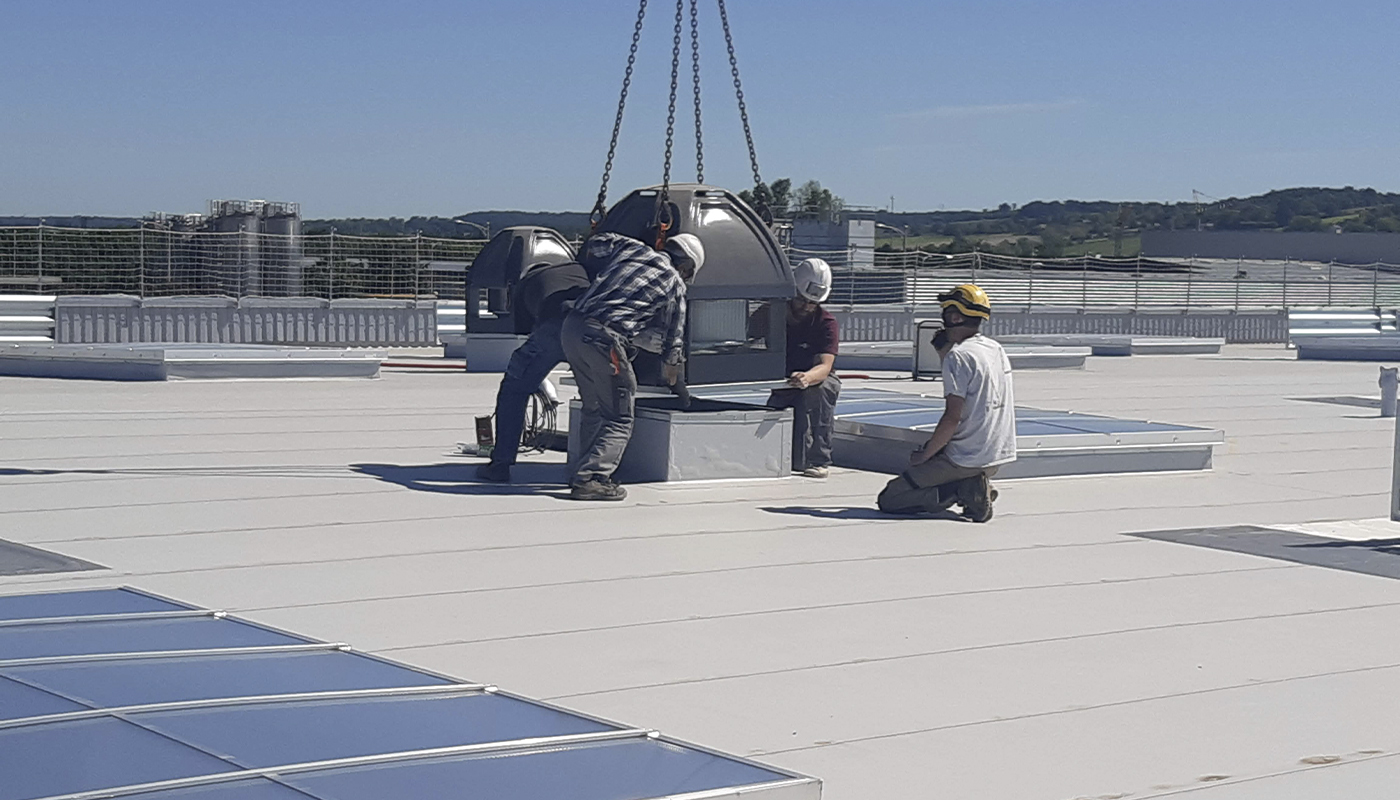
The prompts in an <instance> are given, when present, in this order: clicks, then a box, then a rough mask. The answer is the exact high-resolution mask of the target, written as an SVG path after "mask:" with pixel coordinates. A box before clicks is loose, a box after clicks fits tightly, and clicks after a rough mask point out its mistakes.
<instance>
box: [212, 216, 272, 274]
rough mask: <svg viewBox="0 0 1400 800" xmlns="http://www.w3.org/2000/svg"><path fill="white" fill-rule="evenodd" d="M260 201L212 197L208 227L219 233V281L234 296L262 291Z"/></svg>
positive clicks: (216, 267) (216, 266) (217, 261)
mask: <svg viewBox="0 0 1400 800" xmlns="http://www.w3.org/2000/svg"><path fill="white" fill-rule="evenodd" d="M259 223H260V220H259V214H258V204H257V203H256V201H248V200H210V201H209V228H210V230H212V231H214V232H216V233H223V234H228V235H227V236H221V237H219V240H220V241H219V245H218V255H217V258H216V260H215V262H214V264H215V267H214V268H215V271H216V272H217V273H218V279H217V283H218V284H219V285H220V286H221V287H222V291H223V293H224V294H228V295H231V296H233V297H243V296H246V295H256V294H262V291H263V286H262V253H261V248H260V247H259V246H258V239H259V238H260V237H259V235H258V234H259V231H261V229H262V226H261V225H260V224H259Z"/></svg>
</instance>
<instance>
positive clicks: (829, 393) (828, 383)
mask: <svg viewBox="0 0 1400 800" xmlns="http://www.w3.org/2000/svg"><path fill="white" fill-rule="evenodd" d="M793 278H794V280H795V281H796V283H797V296H796V297H794V298H792V299H791V300H789V301H788V304H787V373H788V378H787V383H788V386H787V388H784V389H774V390H773V392H772V393H771V394H769V396H768V407H769V408H791V409H792V410H793V417H792V471H793V472H798V473H801V474H803V475H805V476H807V477H809V478H825V477H826V476H827V475H828V474H829V473H830V472H831V429H832V426H833V425H834V421H835V414H836V398H837V396H838V395H839V394H840V393H841V380H840V379H839V378H837V377H836V373H835V372H834V371H833V369H834V367H835V365H836V355H837V350H838V348H839V344H840V334H839V331H840V328H839V326H837V324H836V318H835V317H833V316H831V314H830V312H828V311H827V310H826V309H824V308H822V306H821V304H822V303H823V302H825V301H826V298H827V296H828V295H830V294H831V267H830V266H828V265H827V263H826V262H825V261H823V260H821V259H820V258H809V259H807V260H806V261H803V262H802V263H800V264H798V265H797V268H796V269H794V270H793ZM759 320H761V321H762V322H764V323H766V321H767V320H768V314H767V311H766V309H764V310H760V312H759V313H758V314H757V315H755V321H759ZM760 324H761V323H760Z"/></svg>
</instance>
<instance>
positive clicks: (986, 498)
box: [958, 473, 994, 522]
mask: <svg viewBox="0 0 1400 800" xmlns="http://www.w3.org/2000/svg"><path fill="white" fill-rule="evenodd" d="M993 499H994V498H993V495H992V486H991V482H990V481H988V480H987V474H986V473H982V474H980V475H976V476H973V477H971V478H964V479H963V480H961V481H959V482H958V500H959V501H960V502H961V503H962V514H963V516H964V517H967V518H968V519H970V520H972V521H973V522H986V521H987V520H989V519H991V518H992V500H993Z"/></svg>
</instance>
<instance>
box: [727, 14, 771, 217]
mask: <svg viewBox="0 0 1400 800" xmlns="http://www.w3.org/2000/svg"><path fill="white" fill-rule="evenodd" d="M718 2H719V20H720V23H721V24H722V25H723V26H724V46H725V47H727V48H729V73H730V74H731V75H733V76H734V94H735V96H736V97H738V98H739V119H740V120H742V121H743V123H744V141H745V142H747V143H748V146H749V166H750V167H751V168H752V169H753V185H754V189H757V188H758V185H759V184H760V183H763V178H761V177H760V176H759V173H758V151H756V150H755V149H754V146H753V131H752V130H750V129H749V109H748V106H746V105H745V104H744V85H743V84H742V83H740V82H739V60H738V58H737V57H736V56H735V55H734V36H733V35H732V34H730V32H729V12H728V11H727V10H726V9H725V7H724V0H718ZM758 211H759V213H760V214H763V215H764V217H765V218H766V219H767V220H768V221H769V222H771V221H772V219H771V217H772V213H771V212H769V210H768V208H767V205H766V204H765V205H764V207H763V208H761V209H758Z"/></svg>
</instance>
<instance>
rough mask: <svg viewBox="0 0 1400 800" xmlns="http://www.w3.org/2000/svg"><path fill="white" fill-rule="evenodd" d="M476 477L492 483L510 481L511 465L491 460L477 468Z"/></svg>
mask: <svg viewBox="0 0 1400 800" xmlns="http://www.w3.org/2000/svg"><path fill="white" fill-rule="evenodd" d="M476 477H478V478H480V479H481V480H483V481H490V482H492V483H510V465H509V464H497V463H496V462H495V461H489V462H487V463H485V464H482V465H481V466H479V467H477V468H476Z"/></svg>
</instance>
